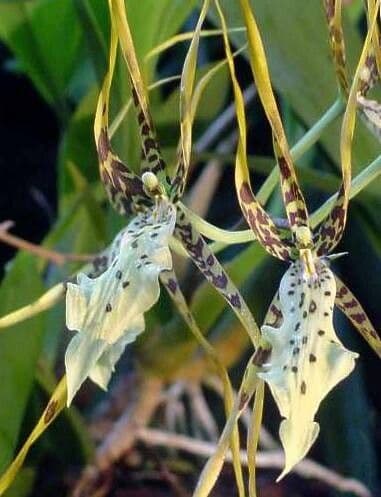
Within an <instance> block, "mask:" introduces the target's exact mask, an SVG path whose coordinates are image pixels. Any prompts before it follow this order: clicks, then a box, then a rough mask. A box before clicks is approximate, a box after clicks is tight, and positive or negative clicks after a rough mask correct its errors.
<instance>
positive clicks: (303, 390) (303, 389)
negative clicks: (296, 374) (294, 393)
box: [300, 380, 307, 395]
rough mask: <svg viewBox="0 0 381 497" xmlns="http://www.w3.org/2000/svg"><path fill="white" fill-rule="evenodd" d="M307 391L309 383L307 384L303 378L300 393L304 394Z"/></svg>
mask: <svg viewBox="0 0 381 497" xmlns="http://www.w3.org/2000/svg"><path fill="white" fill-rule="evenodd" d="M306 391H307V385H306V382H305V381H304V380H303V381H302V384H301V385H300V393H301V394H302V395H305V394H306Z"/></svg>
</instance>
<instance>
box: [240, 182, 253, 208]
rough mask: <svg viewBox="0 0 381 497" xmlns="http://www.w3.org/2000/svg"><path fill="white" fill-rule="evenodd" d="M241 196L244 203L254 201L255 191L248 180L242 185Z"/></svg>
mask: <svg viewBox="0 0 381 497" xmlns="http://www.w3.org/2000/svg"><path fill="white" fill-rule="evenodd" d="M239 196H240V198H241V200H242V202H243V203H244V204H250V203H251V202H252V201H253V193H252V191H251V189H250V186H249V184H248V183H247V182H246V181H244V182H243V183H242V185H241V188H240V190H239Z"/></svg>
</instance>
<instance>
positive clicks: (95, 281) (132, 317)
mask: <svg viewBox="0 0 381 497" xmlns="http://www.w3.org/2000/svg"><path fill="white" fill-rule="evenodd" d="M109 5H110V13H111V19H112V30H111V43H110V60H109V70H108V73H107V75H106V77H105V80H104V83H103V86H102V89H101V92H100V95H99V99H98V105H97V111H96V117H95V124H94V133H95V139H96V144H97V151H98V157H99V165H100V176H101V179H102V181H103V184H104V186H105V189H106V191H107V193H108V197H109V199H110V201H111V203H112V204H113V206H114V207H115V208H116V210H117V211H118V212H119V213H121V214H123V215H126V214H131V213H132V214H134V215H135V217H133V218H132V220H131V222H130V224H129V225H128V226H127V228H126V229H125V230H123V231H122V232H121V233H120V234H119V235H118V237H117V238H116V240H115V242H114V247H113V248H112V249H111V253H112V255H111V257H110V261H109V263H108V268H107V269H106V271H104V272H103V273H102V274H101V275H100V276H97V277H96V278H92V277H89V276H86V275H85V274H80V275H79V276H78V277H77V281H76V282H75V283H68V286H67V295H66V325H67V327H68V328H69V329H70V330H75V331H77V332H78V333H77V334H76V335H75V336H74V337H73V339H72V340H71V342H70V344H69V346H68V348H67V351H66V356H65V365H66V372H67V382H68V398H67V403H68V405H70V403H71V401H72V399H73V397H74V395H75V394H76V392H77V391H78V389H79V388H80V386H81V384H82V383H83V382H84V381H85V379H86V378H87V377H89V378H90V379H91V380H93V381H94V382H95V383H97V384H98V385H99V386H101V387H102V388H104V389H106V388H107V384H108V382H109V380H110V377H111V374H112V372H113V370H114V367H115V364H116V362H117V361H118V359H119V358H120V356H121V354H122V352H123V350H124V348H125V346H126V345H127V344H129V343H131V342H133V341H134V340H135V339H136V337H137V336H138V335H139V334H140V333H142V332H143V330H144V313H145V312H147V311H148V310H149V309H150V308H151V307H152V306H153V305H154V304H155V302H156V301H157V300H158V298H159V293H160V285H159V278H160V280H161V282H162V283H163V284H164V286H165V287H166V288H167V290H168V291H169V294H170V296H171V297H172V298H173V300H174V301H175V303H176V304H177V307H178V308H179V310H180V312H182V314H183V315H184V317H185V319H186V320H187V322H189V311H188V310H187V309H186V308H185V306H184V304H185V300H184V298H183V296H182V294H181V291H180V289H179V286H178V283H177V280H176V276H175V275H174V273H173V272H172V271H171V269H172V259H171V252H170V249H169V242H170V239H171V237H172V236H173V237H175V238H177V240H178V242H180V244H181V245H182V246H183V248H185V250H186V251H187V253H188V255H189V256H190V257H191V259H192V260H193V261H194V263H195V264H196V265H197V267H198V268H199V269H200V270H201V271H202V273H203V274H204V276H205V277H206V278H207V279H208V280H209V281H210V282H211V283H212V284H213V285H214V286H215V288H216V289H217V290H218V291H219V292H220V293H221V294H222V295H223V297H224V298H225V299H226V300H227V301H228V302H229V304H230V305H231V306H232V308H233V310H234V311H235V312H236V314H237V316H238V317H239V319H241V321H242V322H243V323H244V326H245V327H246V329H248V330H249V331H251V332H252V333H253V334H254V333H255V332H256V331H257V328H256V325H255V322H254V320H253V318H252V316H251V314H250V312H249V310H248V309H247V307H246V304H245V303H244V301H243V300H242V298H241V296H240V294H239V292H238V290H237V289H236V288H235V286H234V285H233V283H232V282H231V281H230V279H229V277H228V276H227V275H226V273H225V271H224V270H223V268H222V267H221V266H220V264H219V263H218V261H217V259H216V258H215V256H214V255H213V253H212V252H211V251H210V249H208V246H207V244H206V242H205V241H204V240H203V238H202V237H201V235H199V234H198V233H197V231H196V230H195V228H194V226H193V224H192V222H191V221H189V220H188V219H187V217H186V214H185V212H184V211H183V210H181V209H179V208H178V207H177V201H178V199H179V197H180V196H181V194H182V192H183V190H184V187H185V178H186V172H187V168H188V166H189V161H190V142H191V118H190V116H189V114H188V112H189V110H188V106H187V105H185V106H184V107H185V109H186V110H185V111H184V113H183V121H182V137H181V144H180V147H179V158H178V163H177V167H176V172H175V175H174V177H173V178H172V179H171V178H170V177H169V176H168V174H167V172H166V165H165V163H164V161H163V159H162V157H161V153H160V148H159V145H158V142H157V140H156V136H155V132H154V128H153V125H152V121H151V117H150V113H149V110H148V99H147V96H146V93H145V88H144V85H143V81H142V78H141V75H140V70H139V66H138V63H137V60H136V56H135V52H134V48H133V43H132V38H131V33H130V30H129V26H128V22H127V17H126V13H125V7H124V2H122V1H121V0H115V1H114V0H110V2H109ZM206 10H207V9H206V7H204V9H202V11H201V15H200V19H199V22H198V24H197V27H196V30H195V36H194V38H193V40H192V42H191V46H190V49H189V52H188V56H187V59H186V61H185V64H184V72H183V78H182V79H183V81H182V87H183V89H184V90H183V91H184V93H185V97H184V98H185V99H186V98H188V99H191V96H192V87H193V82H194V72H195V61H196V59H197V47H198V39H199V33H200V29H201V26H202V22H203V19H204V17H205V14H206ZM118 38H119V40H118ZM118 41H119V42H120V45H121V49H122V52H123V55H124V58H125V61H126V63H127V67H128V71H129V75H130V80H131V86H132V95H133V101H134V104H135V107H136V111H137V116H138V123H139V129H140V135H141V141H142V156H143V163H142V176H141V177H140V176H138V175H136V174H135V173H133V172H132V171H131V170H130V169H129V168H128V166H126V165H125V164H124V163H123V162H122V161H121V160H120V159H119V157H118V156H117V155H116V154H115V153H114V152H113V150H112V148H111V143H110V138H109V132H108V113H109V98H110V87H111V81H112V76H113V72H114V67H115V58H116V53H117V47H118ZM193 112H194V111H193ZM258 333H259V330H258Z"/></svg>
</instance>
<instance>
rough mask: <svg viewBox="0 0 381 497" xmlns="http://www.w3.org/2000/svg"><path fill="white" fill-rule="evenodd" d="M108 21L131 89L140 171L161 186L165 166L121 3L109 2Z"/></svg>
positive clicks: (123, 5)
mask: <svg viewBox="0 0 381 497" xmlns="http://www.w3.org/2000/svg"><path fill="white" fill-rule="evenodd" d="M109 5H110V13H111V17H112V22H113V23H115V27H116V30H117V33H118V37H119V41H120V46H121V49H122V53H123V57H124V59H125V61H126V64H127V67H128V72H129V76H130V80H131V86H132V96H133V100H134V104H135V107H136V109H137V114H138V123H139V130H140V136H141V140H142V156H143V158H145V161H143V163H142V166H143V171H147V170H148V171H152V172H153V173H154V174H156V175H157V176H158V178H159V180H160V182H161V183H163V184H165V183H166V182H167V179H166V172H165V168H166V166H165V163H164V161H163V159H162V156H161V152H160V147H159V144H158V141H157V139H156V133H155V130H154V127H153V123H152V119H151V115H150V111H149V106H148V95H147V92H146V88H145V85H144V82H143V78H142V75H141V72H140V68H139V63H138V59H137V57H136V53H135V47H134V43H133V40H132V35H131V31H130V26H129V24H128V20H127V15H126V7H125V4H124V1H123V0H109Z"/></svg>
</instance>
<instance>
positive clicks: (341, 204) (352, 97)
mask: <svg viewBox="0 0 381 497" xmlns="http://www.w3.org/2000/svg"><path fill="white" fill-rule="evenodd" d="M377 5H378V7H379V5H380V2H379V0H378V1H377ZM376 21H377V10H376V11H375V14H374V16H373V19H372V24H371V26H370V29H369V31H368V34H367V37H366V39H365V43H364V47H363V50H362V53H361V57H360V60H359V62H358V64H357V69H356V73H355V76H354V78H353V82H352V86H351V90H350V93H349V97H348V103H347V107H346V109H345V114H344V118H343V124H342V127H341V137H340V159H341V171H342V184H341V187H340V190H339V192H338V195H337V199H336V202H335V204H334V206H333V207H332V210H331V211H330V213H329V214H328V216H327V217H326V219H325V220H324V221H323V222H322V224H321V225H320V228H319V231H318V233H317V237H316V251H317V254H318V255H324V254H327V253H329V252H331V251H332V250H333V249H334V248H335V247H336V245H337V244H338V243H339V241H340V240H341V237H342V236H343V233H344V228H345V224H346V220H347V210H348V203H349V193H350V187H351V176H352V140H353V134H354V129H355V124H356V105H357V96H358V89H359V82H360V75H361V71H362V69H363V67H364V64H365V61H366V57H367V54H368V52H369V49H370V47H371V40H372V35H373V33H374V29H375V26H376Z"/></svg>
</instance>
